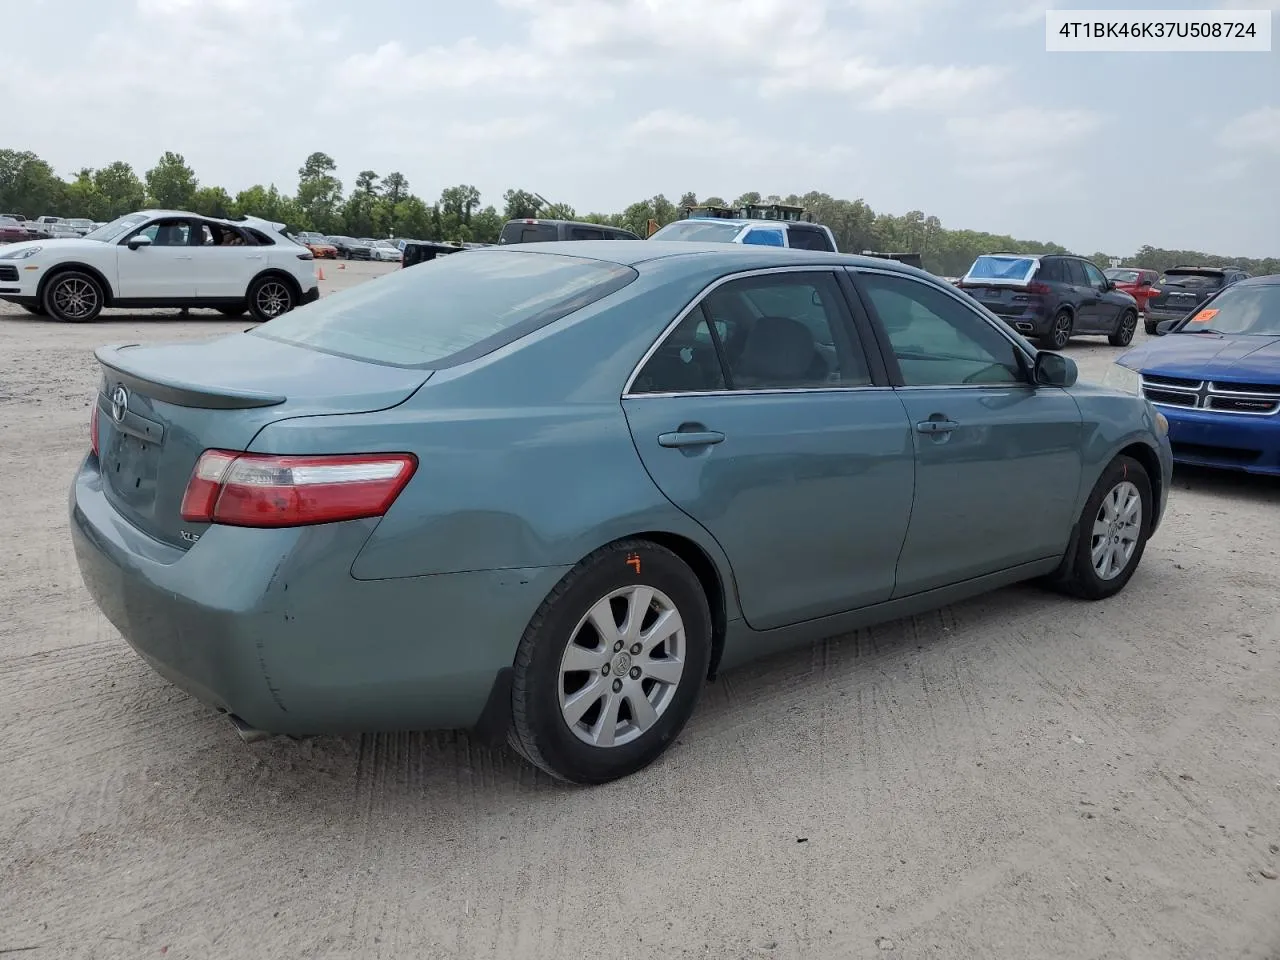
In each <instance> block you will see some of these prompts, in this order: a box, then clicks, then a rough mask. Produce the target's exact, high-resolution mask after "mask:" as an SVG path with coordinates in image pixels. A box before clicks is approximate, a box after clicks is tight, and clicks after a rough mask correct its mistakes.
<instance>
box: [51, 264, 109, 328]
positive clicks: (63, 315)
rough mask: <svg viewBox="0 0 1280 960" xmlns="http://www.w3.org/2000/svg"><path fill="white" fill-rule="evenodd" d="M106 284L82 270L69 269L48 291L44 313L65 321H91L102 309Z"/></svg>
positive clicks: (52, 283) (53, 280)
mask: <svg viewBox="0 0 1280 960" xmlns="http://www.w3.org/2000/svg"><path fill="white" fill-rule="evenodd" d="M102 305H103V292H102V284H100V283H99V282H98V280H97V278H96V277H93V276H91V275H90V274H87V273H82V272H81V271H79V270H67V271H66V272H64V273H59V274H57V275H55V276H54V278H53V279H52V280H50V281H49V285H48V286H47V287H45V290H44V302H43V307H44V312H45V313H47V314H48V315H49V316H51V317H53V318H54V319H55V320H61V321H62V322H63V323H88V322H89V321H91V320H96V319H97V317H98V314H100V313H101V312H102Z"/></svg>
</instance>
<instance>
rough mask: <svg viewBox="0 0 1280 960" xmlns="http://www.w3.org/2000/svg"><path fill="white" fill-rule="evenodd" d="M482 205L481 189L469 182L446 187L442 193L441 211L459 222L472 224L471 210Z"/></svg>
mask: <svg viewBox="0 0 1280 960" xmlns="http://www.w3.org/2000/svg"><path fill="white" fill-rule="evenodd" d="M478 206H480V191H479V190H477V189H476V188H475V187H473V186H471V184H469V183H461V184H459V185H458V186H456V187H446V188H445V189H444V190H443V191H442V192H441V194H440V213H441V215H442V216H444V217H452V218H453V219H454V220H455V221H457V222H458V223H464V224H470V223H471V211H472V210H474V209H475V208H476V207H478Z"/></svg>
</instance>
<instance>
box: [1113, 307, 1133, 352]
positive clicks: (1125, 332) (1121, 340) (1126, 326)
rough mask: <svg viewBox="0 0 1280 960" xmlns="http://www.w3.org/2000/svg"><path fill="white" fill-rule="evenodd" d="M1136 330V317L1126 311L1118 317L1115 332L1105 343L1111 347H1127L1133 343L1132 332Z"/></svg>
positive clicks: (1130, 311)
mask: <svg viewBox="0 0 1280 960" xmlns="http://www.w3.org/2000/svg"><path fill="white" fill-rule="evenodd" d="M1137 329H1138V315H1137V314H1136V313H1134V312H1133V311H1132V310H1126V311H1125V312H1124V313H1122V314H1121V315H1120V322H1119V323H1118V324H1117V325H1116V332H1115V333H1113V334H1111V336H1109V337H1107V342H1108V343H1110V344H1111V345H1112V346H1113V347H1127V346H1128V345H1129V344H1131V343H1133V332H1134V331H1135V330H1137Z"/></svg>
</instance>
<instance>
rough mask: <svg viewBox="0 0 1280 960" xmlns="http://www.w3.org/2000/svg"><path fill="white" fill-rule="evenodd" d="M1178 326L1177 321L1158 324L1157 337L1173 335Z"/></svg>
mask: <svg viewBox="0 0 1280 960" xmlns="http://www.w3.org/2000/svg"><path fill="white" fill-rule="evenodd" d="M1177 325H1178V321H1177V320H1161V321H1160V322H1159V323H1157V324H1156V336H1157V337H1163V336H1166V335H1168V334H1170V333H1173V328H1174V327H1176V326H1177Z"/></svg>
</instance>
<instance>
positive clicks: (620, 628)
mask: <svg viewBox="0 0 1280 960" xmlns="http://www.w3.org/2000/svg"><path fill="white" fill-rule="evenodd" d="M710 658H711V612H710V609H709V607H708V605H707V598H706V595H705V593H704V592H703V590H702V585H701V584H700V583H699V581H698V578H697V577H696V576H694V574H693V571H692V570H690V569H689V567H688V565H687V564H686V563H685V562H684V561H683V560H681V559H680V558H679V557H678V556H676V555H675V554H674V553H672V552H671V551H670V550H667V549H666V548H665V547H660V546H658V545H657V544H654V543H650V542H648V541H643V540H626V541H620V542H618V543H614V544H610V545H609V546H607V547H602V548H601V549H599V550H597V551H596V552H595V553H593V554H591V555H590V556H588V557H587V558H586V559H585V560H583V561H581V562H580V563H579V564H578V565H577V566H576V567H574V568H573V570H571V571H569V573H567V574H566V575H565V577H564V579H562V580H561V581H560V583H559V584H558V585H557V586H556V588H555V590H553V591H552V592H551V595H550V596H549V597H547V599H546V600H545V601H543V603H542V606H541V607H540V608H539V609H538V611H537V613H536V614H534V617H533V619H532V620H531V621H530V622H529V626H528V628H527V629H526V630H525V633H524V636H523V637H522V638H521V640H520V646H519V649H518V650H517V653H516V660H515V665H514V676H513V678H512V698H511V713H512V729H511V734H510V738H509V739H510V741H511V744H512V746H514V747H515V748H516V750H518V751H519V752H520V753H521V754H522V755H524V757H526V758H527V759H528V760H529V761H530V762H532V763H534V764H535V765H537V766H538V767H541V768H542V769H543V770H545V771H546V772H547V773H549V774H551V775H552V776H554V777H557V778H559V779H561V780H568V781H570V782H574V783H584V784H597V783H606V782H608V781H610V780H616V779H618V778H620V777H625V776H628V775H630V774H633V773H635V772H637V771H639V770H642V769H644V768H645V767H646V766H648V765H649V764H650V763H652V762H653V761H654V760H656V759H657V758H658V757H659V756H660V755H661V754H662V753H663V751H665V750H666V749H667V747H668V746H669V745H670V743H671V741H672V740H674V739H675V737H676V735H677V734H678V733H679V732H680V730H681V729H682V728H683V727H684V725H685V723H686V721H687V720H688V719H689V716H690V715H691V714H692V713H693V708H694V704H695V703H696V702H697V699H698V694H699V692H700V691H701V689H702V683H703V681H704V680H705V678H706V676H707V669H708V666H709V664H710Z"/></svg>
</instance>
